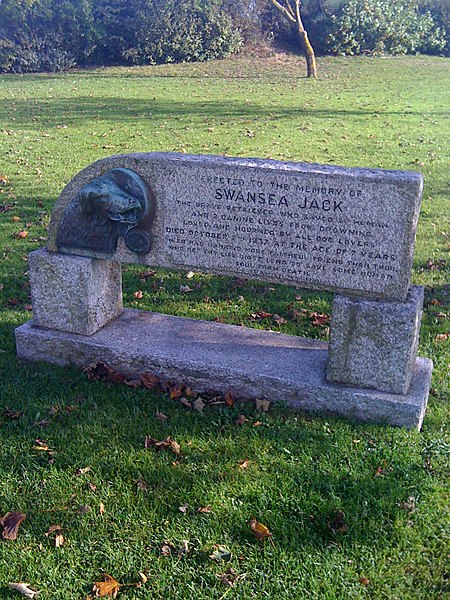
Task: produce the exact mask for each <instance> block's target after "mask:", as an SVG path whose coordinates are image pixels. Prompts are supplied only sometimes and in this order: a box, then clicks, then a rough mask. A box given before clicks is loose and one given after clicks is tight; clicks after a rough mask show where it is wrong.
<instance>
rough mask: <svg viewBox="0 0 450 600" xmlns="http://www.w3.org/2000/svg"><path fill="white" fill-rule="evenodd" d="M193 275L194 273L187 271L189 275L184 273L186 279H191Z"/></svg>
mask: <svg viewBox="0 0 450 600" xmlns="http://www.w3.org/2000/svg"><path fill="white" fill-rule="evenodd" d="M194 275H195V273H194V271H189V273H186V279H192V278H193V277H194Z"/></svg>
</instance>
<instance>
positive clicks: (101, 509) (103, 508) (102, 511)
mask: <svg viewBox="0 0 450 600" xmlns="http://www.w3.org/2000/svg"><path fill="white" fill-rule="evenodd" d="M98 512H99V513H100V514H101V515H104V514H105V505H104V504H103V502H100V506H99V507H98Z"/></svg>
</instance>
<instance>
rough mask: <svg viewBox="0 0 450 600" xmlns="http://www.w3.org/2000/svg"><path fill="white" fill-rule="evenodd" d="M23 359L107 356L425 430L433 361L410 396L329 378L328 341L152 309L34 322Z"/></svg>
mask: <svg viewBox="0 0 450 600" xmlns="http://www.w3.org/2000/svg"><path fill="white" fill-rule="evenodd" d="M15 335H16V346H17V355H18V357H19V358H22V359H27V360H34V361H45V362H49V363H53V364H56V365H61V366H66V365H75V366H77V367H80V368H82V367H85V366H86V365H88V364H90V363H91V362H93V361H96V360H98V361H102V362H104V363H106V364H108V365H110V366H111V367H114V368H115V369H116V370H118V371H120V372H122V373H124V374H139V373H143V372H145V371H149V372H152V373H156V374H158V375H159V376H160V377H162V378H164V379H168V380H171V381H179V382H183V383H185V384H186V385H190V386H191V387H194V388H196V389H199V390H201V391H206V390H215V391H217V392H227V391H230V392H232V393H234V394H235V395H236V396H238V397H242V398H249V399H253V398H267V399H270V400H272V401H282V402H285V403H286V404H287V405H288V406H290V407H293V408H296V409H300V410H305V411H313V412H319V413H325V414H336V415H340V416H343V417H346V418H350V419H353V420H358V421H365V422H374V423H387V424H390V425H397V426H404V427H407V428H417V429H420V427H421V425H422V421H423V417H424V413H425V408H426V404H427V399H428V393H429V388H430V379H431V371H432V362H431V361H430V360H428V359H425V358H417V359H416V366H415V370H414V375H413V377H412V381H411V385H410V388H409V390H408V393H407V394H405V395H399V394H392V393H388V392H380V391H377V390H372V389H363V388H358V387H354V386H349V385H345V384H341V383H331V382H328V381H327V379H326V365H327V355H328V345H327V344H326V343H325V342H322V341H317V340H312V339H308V338H301V337H296V336H290V335H284V334H279V333H275V332H270V331H261V330H257V329H249V328H246V327H237V326H235V325H226V324H223V323H215V322H214V323H211V322H206V321H197V320H192V319H185V318H181V317H173V316H169V315H162V314H158V313H151V312H147V311H137V310H125V311H124V312H123V314H122V315H121V316H119V317H117V318H116V319H115V320H114V321H111V322H110V323H108V324H107V325H105V326H104V327H103V328H102V329H100V330H99V331H97V332H96V333H94V334H93V335H91V336H89V337H87V336H83V335H78V334H74V333H65V332H62V331H54V330H50V329H43V328H39V327H36V326H35V325H34V324H33V321H29V322H28V323H25V324H24V325H22V326H21V327H18V328H17V329H16V332H15Z"/></svg>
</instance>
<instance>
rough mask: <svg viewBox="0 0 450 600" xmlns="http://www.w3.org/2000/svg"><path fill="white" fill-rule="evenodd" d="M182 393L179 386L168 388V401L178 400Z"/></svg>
mask: <svg viewBox="0 0 450 600" xmlns="http://www.w3.org/2000/svg"><path fill="white" fill-rule="evenodd" d="M182 393H183V388H182V387H181V385H174V386H173V387H171V388H170V394H169V396H170V399H171V400H176V399H177V398H179V397H180V396H181V394H182Z"/></svg>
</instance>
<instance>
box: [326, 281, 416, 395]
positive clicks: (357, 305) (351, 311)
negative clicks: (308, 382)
mask: <svg viewBox="0 0 450 600" xmlns="http://www.w3.org/2000/svg"><path fill="white" fill-rule="evenodd" d="M422 306H423V288H422V287H419V286H411V287H410V289H409V292H408V296H407V298H406V301H405V302H392V301H390V302H389V301H384V300H366V299H365V298H349V297H346V296H341V295H336V296H335V297H334V303H333V310H332V316H331V330H330V348H329V359H328V368H327V378H328V380H329V381H338V382H341V383H347V384H351V385H356V386H361V387H368V388H375V389H377V390H383V391H386V392H392V393H394V394H406V392H407V391H408V388H409V385H410V383H411V378H412V376H413V373H414V367H415V364H416V355H417V345H418V343H419V330H420V321H421V318H422Z"/></svg>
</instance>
